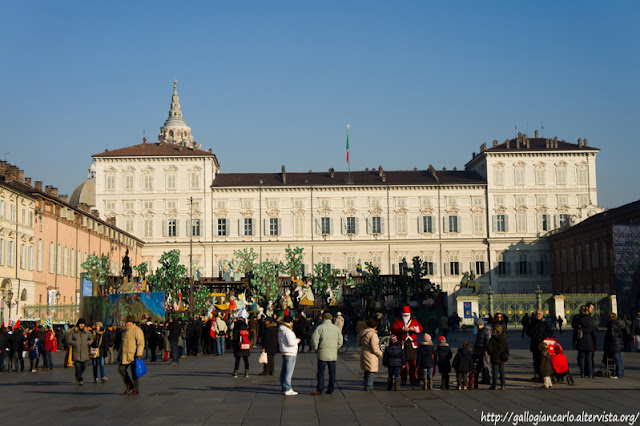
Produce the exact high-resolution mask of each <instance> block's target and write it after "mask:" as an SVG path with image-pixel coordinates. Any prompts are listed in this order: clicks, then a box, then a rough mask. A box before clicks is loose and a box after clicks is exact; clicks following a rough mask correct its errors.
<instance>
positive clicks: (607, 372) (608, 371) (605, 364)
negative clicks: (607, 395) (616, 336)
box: [596, 351, 616, 377]
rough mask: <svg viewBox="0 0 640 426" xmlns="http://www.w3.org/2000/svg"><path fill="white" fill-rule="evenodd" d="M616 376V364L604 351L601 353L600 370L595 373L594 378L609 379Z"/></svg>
mask: <svg viewBox="0 0 640 426" xmlns="http://www.w3.org/2000/svg"><path fill="white" fill-rule="evenodd" d="M615 375H616V362H615V361H614V360H613V358H612V357H611V356H610V355H609V354H608V353H607V352H606V351H604V352H603V353H602V361H601V362H600V370H598V371H597V372H596V376H605V377H611V376H615Z"/></svg>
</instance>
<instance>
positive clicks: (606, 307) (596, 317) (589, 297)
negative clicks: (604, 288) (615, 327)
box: [564, 293, 611, 327]
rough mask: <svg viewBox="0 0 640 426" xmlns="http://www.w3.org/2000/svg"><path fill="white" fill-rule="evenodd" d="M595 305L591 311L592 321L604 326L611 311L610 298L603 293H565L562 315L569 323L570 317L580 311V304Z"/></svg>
mask: <svg viewBox="0 0 640 426" xmlns="http://www.w3.org/2000/svg"><path fill="white" fill-rule="evenodd" d="M589 302H591V303H593V304H595V305H596V307H595V309H594V310H593V312H592V313H591V317H592V318H593V321H594V322H595V323H596V325H597V326H598V327H605V326H606V325H607V321H608V320H609V314H610V313H611V299H610V298H609V295H608V294H605V293H584V294H565V295H564V316H565V318H567V322H568V323H569V325H571V319H572V318H573V316H574V315H577V314H579V313H580V306H582V305H585V304H587V303H589Z"/></svg>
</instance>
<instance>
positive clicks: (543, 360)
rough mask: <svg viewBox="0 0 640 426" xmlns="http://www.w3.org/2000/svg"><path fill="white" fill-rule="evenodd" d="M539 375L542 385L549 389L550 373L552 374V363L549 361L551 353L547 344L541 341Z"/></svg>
mask: <svg viewBox="0 0 640 426" xmlns="http://www.w3.org/2000/svg"><path fill="white" fill-rule="evenodd" d="M539 348H540V352H541V356H540V375H541V376H542V382H543V383H544V384H543V385H542V387H543V388H545V389H551V386H553V385H552V384H551V374H553V364H552V363H551V354H550V353H549V346H548V345H547V344H546V343H544V342H542V343H540V346H539Z"/></svg>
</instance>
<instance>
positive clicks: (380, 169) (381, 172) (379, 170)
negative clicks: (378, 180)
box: [378, 166, 384, 177]
mask: <svg viewBox="0 0 640 426" xmlns="http://www.w3.org/2000/svg"><path fill="white" fill-rule="evenodd" d="M383 175H384V172H383V171H382V166H378V176H380V177H382V176H383Z"/></svg>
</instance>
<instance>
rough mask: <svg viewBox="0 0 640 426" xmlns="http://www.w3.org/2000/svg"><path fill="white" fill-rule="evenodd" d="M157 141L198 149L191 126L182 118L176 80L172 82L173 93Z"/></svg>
mask: <svg viewBox="0 0 640 426" xmlns="http://www.w3.org/2000/svg"><path fill="white" fill-rule="evenodd" d="M158 143H160V144H174V145H182V146H186V147H187V148H192V149H199V147H198V145H197V144H196V143H195V142H194V141H193V136H192V135H191V127H189V126H188V125H187V122H186V121H184V118H182V110H181V109H180V97H179V96H178V81H177V80H176V81H174V82H173V95H172V96H171V106H170V108H169V118H167V121H165V122H164V126H162V127H161V128H160V134H159V135H158Z"/></svg>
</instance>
